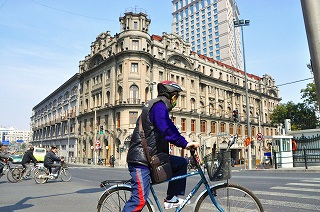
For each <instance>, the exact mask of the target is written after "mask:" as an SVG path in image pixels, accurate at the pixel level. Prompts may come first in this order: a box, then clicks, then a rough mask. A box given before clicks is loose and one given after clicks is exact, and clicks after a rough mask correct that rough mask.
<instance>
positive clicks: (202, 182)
mask: <svg viewBox="0 0 320 212" xmlns="http://www.w3.org/2000/svg"><path fill="white" fill-rule="evenodd" d="M198 165H199V164H198ZM194 175H200V176H201V179H200V180H199V182H198V183H197V184H196V185H195V187H194V188H193V189H192V190H191V192H190V193H189V194H188V195H187V197H186V199H185V200H184V201H183V202H182V204H181V205H180V206H179V207H177V209H176V212H178V211H181V210H182V209H183V208H184V206H186V204H187V203H188V202H189V201H190V200H191V199H192V197H193V196H194V195H195V194H196V193H197V191H198V190H199V188H200V187H201V185H202V184H204V185H205V188H206V191H208V193H209V196H210V198H211V200H212V202H213V204H214V205H215V206H216V208H217V209H218V210H219V211H220V212H223V209H222V208H221V207H220V206H219V204H218V203H217V201H216V199H215V198H214V196H213V194H212V192H211V189H210V185H209V183H208V181H207V179H206V177H205V175H204V172H203V170H202V169H201V167H200V165H199V166H198V171H195V172H191V173H187V174H185V175H181V176H176V177H172V178H171V179H169V180H167V181H165V182H170V181H174V180H179V179H183V178H187V177H191V176H194ZM150 191H151V194H152V196H153V199H154V201H155V202H156V205H157V207H158V210H159V211H160V212H162V209H161V205H160V202H159V200H158V197H157V195H156V192H155V190H154V188H153V185H152V184H151V185H150Z"/></svg>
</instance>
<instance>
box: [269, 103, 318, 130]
mask: <svg viewBox="0 0 320 212" xmlns="http://www.w3.org/2000/svg"><path fill="white" fill-rule="evenodd" d="M270 119H271V124H273V125H275V124H278V123H284V120H285V119H291V130H304V129H313V128H316V126H317V125H318V123H319V120H318V117H317V116H316V112H315V110H314V108H313V106H310V105H307V104H306V103H298V104H294V103H293V102H292V101H290V102H288V103H285V104H280V105H277V106H276V108H275V109H274V111H273V113H272V114H271V115H270Z"/></svg>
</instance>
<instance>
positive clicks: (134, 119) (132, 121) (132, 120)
mask: <svg viewBox="0 0 320 212" xmlns="http://www.w3.org/2000/svg"><path fill="white" fill-rule="evenodd" d="M137 119H138V112H129V122H130V123H129V124H130V126H129V127H135V126H136V122H137Z"/></svg>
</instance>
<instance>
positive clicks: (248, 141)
mask: <svg viewBox="0 0 320 212" xmlns="http://www.w3.org/2000/svg"><path fill="white" fill-rule="evenodd" d="M250 143H251V139H250V138H246V140H245V141H244V146H246V147H247V146H249V145H250Z"/></svg>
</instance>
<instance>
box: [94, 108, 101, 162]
mask: <svg viewBox="0 0 320 212" xmlns="http://www.w3.org/2000/svg"><path fill="white" fill-rule="evenodd" d="M99 108H100V106H96V107H94V108H93V110H94V128H93V129H94V135H93V136H94V138H93V139H94V147H93V148H94V164H97V162H98V154H97V145H100V143H99V144H98V143H97V109H99ZM99 142H100V141H99Z"/></svg>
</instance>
